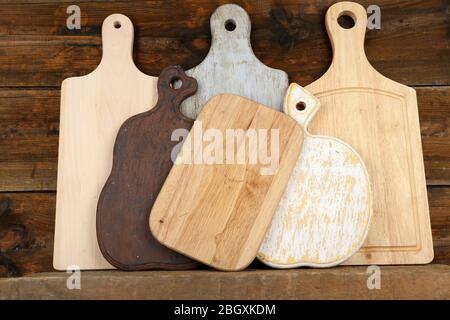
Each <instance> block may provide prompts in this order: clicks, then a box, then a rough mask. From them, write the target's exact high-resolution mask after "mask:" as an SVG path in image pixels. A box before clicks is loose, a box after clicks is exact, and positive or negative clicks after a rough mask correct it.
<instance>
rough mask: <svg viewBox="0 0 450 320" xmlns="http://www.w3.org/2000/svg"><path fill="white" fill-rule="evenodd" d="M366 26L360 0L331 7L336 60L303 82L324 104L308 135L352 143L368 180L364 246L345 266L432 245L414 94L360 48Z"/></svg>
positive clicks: (422, 259) (429, 252)
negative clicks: (347, 21) (345, 19)
mask: <svg viewBox="0 0 450 320" xmlns="http://www.w3.org/2000/svg"><path fill="white" fill-rule="evenodd" d="M341 15H348V16H350V17H351V18H353V20H354V21H355V25H354V26H353V28H351V29H344V28H342V27H341V26H340V25H339V24H338V22H337V19H338V17H340V16H341ZM366 24H367V13H366V10H365V9H364V8H363V7H362V6H361V5H359V4H357V3H353V2H339V3H336V4H334V5H333V6H331V7H330V8H329V9H328V11H327V14H326V27H327V30H328V34H329V37H330V39H331V43H332V47H333V62H332V64H331V66H330V68H329V69H328V71H327V72H326V73H325V74H324V75H323V76H322V77H321V78H320V79H318V80H317V81H315V82H314V83H312V84H310V85H308V86H307V87H306V89H307V90H308V91H309V92H311V93H312V94H314V95H315V96H316V97H317V98H319V100H320V102H321V110H320V111H319V112H318V113H317V116H316V117H315V119H313V120H312V122H311V125H310V131H311V133H312V134H320V135H328V136H334V137H337V138H339V139H342V140H343V141H345V142H347V143H348V144H350V145H351V146H353V147H354V148H355V149H356V151H357V152H358V153H359V154H360V155H361V157H362V158H363V161H364V163H365V164H366V166H367V169H368V171H369V175H370V177H371V181H372V184H373V186H372V190H373V195H374V197H373V205H374V216H373V220H372V225H371V229H370V231H369V234H368V237H367V240H366V242H365V244H364V246H363V248H362V249H361V250H360V251H359V252H357V253H356V254H355V255H354V256H352V257H351V258H350V259H349V260H347V261H346V262H345V263H344V264H348V265H357V264H421V263H428V262H430V261H431V260H432V259H433V243H432V238H431V227H430V216H429V210H428V199H427V190H426V181H425V173H424V164H423V155H422V145H421V136H420V127H419V116H418V109H417V99H416V93H415V91H414V89H412V88H409V87H407V86H404V85H402V84H399V83H397V82H394V81H392V80H390V79H388V78H386V77H384V76H383V75H381V74H380V73H378V72H377V71H376V70H375V69H374V68H373V67H372V66H371V65H370V63H369V61H368V60H367V58H366V55H365V53H364V36H365V31H366Z"/></svg>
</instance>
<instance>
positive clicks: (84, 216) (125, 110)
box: [53, 14, 157, 270]
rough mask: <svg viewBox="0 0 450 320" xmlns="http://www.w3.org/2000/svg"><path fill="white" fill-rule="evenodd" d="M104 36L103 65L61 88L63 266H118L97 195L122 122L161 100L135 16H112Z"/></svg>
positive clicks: (59, 229)
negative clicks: (139, 54)
mask: <svg viewBox="0 0 450 320" xmlns="http://www.w3.org/2000/svg"><path fill="white" fill-rule="evenodd" d="M102 40H103V57H102V60H101V63H100V65H99V66H98V67H97V68H96V69H95V70H94V71H93V72H92V73H90V74H88V75H86V76H83V77H77V78H69V79H66V80H64V82H63V84H62V88H61V116H60V117H61V118H60V138H59V160H58V184H57V199H56V227H55V247H54V260H53V265H54V268H55V269H57V270H66V269H67V268H69V267H70V268H73V267H74V266H77V267H79V268H80V269H82V270H88V269H111V268H113V267H112V266H111V265H110V264H109V263H108V262H107V261H106V260H105V259H104V258H103V256H102V254H101V252H100V249H99V246H98V243H97V236H96V223H95V222H96V208H97V200H98V197H99V195H100V192H101V190H102V187H103V184H104V183H105V181H106V179H107V178H108V174H109V173H110V171H111V166H112V159H113V147H114V139H115V137H116V135H117V131H118V130H119V127H120V126H121V124H122V123H123V122H124V121H125V120H126V119H128V118H129V117H131V116H133V115H135V114H137V113H141V112H144V111H146V110H148V109H149V108H151V107H152V106H154V105H155V102H156V99H157V91H156V82H157V78H155V77H150V76H147V75H145V74H143V73H142V72H140V71H139V70H138V69H137V68H136V66H135V65H134V62H133V59H132V50H133V25H132V23H131V21H130V20H129V19H128V18H127V17H126V16H124V15H120V14H113V15H111V16H109V17H108V18H106V19H105V21H104V22H103V26H102Z"/></svg>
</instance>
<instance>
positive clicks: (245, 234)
mask: <svg viewBox="0 0 450 320" xmlns="http://www.w3.org/2000/svg"><path fill="white" fill-rule="evenodd" d="M231 129H234V130H235V131H230V130H231ZM239 132H240V136H241V138H239V134H238V133H239ZM252 133H256V134H257V135H256V136H259V137H258V139H256V140H257V143H255V139H254V138H255V135H253V134H252ZM234 134H236V135H234ZM277 134H278V136H277ZM251 137H253V138H251ZM265 139H266V140H265ZM252 141H253V142H252ZM302 142H303V130H302V129H301V127H300V126H298V125H297V124H296V122H295V121H294V120H293V119H292V118H290V117H288V116H286V115H285V114H283V113H281V112H278V111H275V110H273V109H270V108H268V107H265V106H263V105H260V104H258V103H256V102H254V101H251V100H248V99H245V98H242V97H239V96H235V95H230V94H223V95H218V96H216V97H214V98H213V99H211V100H210V102H209V103H208V104H207V105H206V106H205V107H204V108H203V111H202V112H201V113H200V115H199V117H198V118H197V120H196V121H195V123H194V126H193V128H192V129H191V131H190V133H189V135H188V137H187V139H186V141H185V142H184V144H183V147H182V149H181V152H180V154H178V157H177V161H176V163H175V164H174V166H173V167H172V170H171V171H170V174H169V176H168V177H167V180H166V182H165V183H164V186H163V188H162V189H161V192H160V194H159V196H158V198H157V199H156V202H155V204H154V206H153V209H152V212H151V214H150V228H151V231H152V233H153V235H154V236H155V237H156V239H157V240H159V241H160V242H161V243H163V244H164V245H166V246H167V247H169V248H171V249H173V250H176V251H178V252H180V253H182V254H184V255H186V256H189V257H191V258H193V259H196V260H198V261H200V262H202V263H205V264H207V265H210V266H212V267H214V268H217V269H220V270H241V269H244V268H245V267H246V266H247V265H248V264H250V263H251V262H252V261H253V259H254V258H255V256H256V253H257V251H258V249H259V246H260V244H261V241H262V240H263V237H264V234H265V232H266V230H267V228H268V227H269V225H270V222H271V220H272V217H273V214H274V213H275V210H276V208H277V205H278V203H279V201H280V198H281V196H282V194H283V191H284V189H285V187H286V185H287V182H288V179H289V176H290V174H291V172H292V169H293V167H294V165H295V163H296V161H297V159H298V156H299V154H300V149H301V146H302ZM277 151H278V157H277V156H276V154H277ZM261 155H269V156H272V157H271V159H273V161H267V158H266V157H264V156H261ZM255 158H256V160H255ZM275 160H278V161H275Z"/></svg>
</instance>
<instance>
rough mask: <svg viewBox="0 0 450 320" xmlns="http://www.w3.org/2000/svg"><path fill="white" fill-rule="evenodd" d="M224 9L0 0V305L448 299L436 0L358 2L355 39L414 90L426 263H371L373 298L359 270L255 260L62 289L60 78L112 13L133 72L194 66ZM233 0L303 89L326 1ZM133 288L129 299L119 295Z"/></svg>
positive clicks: (448, 37)
mask: <svg viewBox="0 0 450 320" xmlns="http://www.w3.org/2000/svg"><path fill="white" fill-rule="evenodd" d="M226 2H227V1H209V0H199V1H192V0H183V1H181V0H180V1H174V0H165V1H162V0H161V1H99V0H95V1H78V0H70V1H58V0H53V1H51V0H5V1H1V3H0V277H5V278H6V279H0V299H2V298H12V297H14V298H26V297H43V298H50V297H56V298H58V297H65V298H68V297H76V298H83V297H84V298H90V297H92V298H100V297H105V298H121V297H131V298H132V297H137V298H158V297H163V298H194V299H196V298H236V299H241V298H246V297H250V298H283V297H285V298H320V297H322V298H402V297H403V298H450V293H449V290H450V289H449V288H450V283H449V282H450V267H449V263H450V230H449V226H450V32H449V28H450V26H449V21H450V17H449V3H448V1H446V0H429V1H385V0H378V1H375V2H374V1H373V0H370V1H358V2H360V3H361V4H362V5H364V6H365V7H367V6H369V5H371V4H377V5H378V6H379V7H380V8H381V29H379V30H376V29H375V30H368V32H367V35H366V46H365V47H366V53H367V56H368V58H369V60H370V62H371V63H372V64H373V66H374V67H375V68H376V69H377V70H379V71H380V72H381V73H382V74H384V75H385V76H387V77H388V78H391V79H393V80H395V81H397V82H400V83H403V84H406V85H409V86H412V87H414V88H415V89H416V90H417V94H418V102H419V110H420V124H421V132H422V143H423V150H424V160H425V168H426V177H427V183H428V196H429V203H430V213H431V224H432V229H433V239H434V249H435V259H434V262H433V263H432V264H430V265H427V266H397V267H395V266H391V267H382V276H383V275H384V278H383V279H384V280H383V281H384V282H383V283H384V287H382V289H381V290H368V289H367V286H366V283H365V281H366V279H367V274H366V268H365V267H338V268H333V269H328V270H315V269H302V270H286V271H281V270H269V269H267V268H264V267H262V266H261V265H260V264H255V265H253V266H252V269H249V270H248V271H244V272H240V273H230V274H224V273H220V272H214V271H211V270H201V271H189V272H184V273H183V272H175V273H168V272H161V271H153V272H144V273H137V274H130V273H127V274H126V277H125V275H124V274H123V273H121V272H117V271H110V272H87V273H83V276H84V278H83V279H84V280H83V281H85V282H84V283H85V284H86V286H87V287H88V288H89V287H91V288H98V290H94V289H92V290H91V291H89V290H84V291H83V290H81V291H80V292H79V293H73V292H70V291H68V290H64V288H65V287H64V288H63V287H61V286H63V285H64V283H65V279H66V278H67V274H65V273H56V272H53V268H52V252H53V232H54V217H55V190H56V170H57V159H58V132H59V102H60V85H61V82H62V81H63V79H65V78H67V77H72V76H80V75H84V74H87V73H89V72H90V71H92V70H93V69H94V68H95V67H96V66H97V64H98V63H99V62H100V58H101V51H102V49H101V24H102V21H103V19H104V18H106V17H107V16H108V15H109V14H111V13H123V14H125V15H127V16H129V17H130V18H131V20H132V21H133V23H134V25H135V53H134V56H135V61H136V64H137V66H138V67H139V68H140V69H141V70H142V71H143V72H145V73H147V74H150V75H158V74H159V73H160V71H161V70H162V69H163V68H164V67H165V66H167V65H169V64H180V65H181V66H182V67H183V68H185V69H189V68H192V67H194V66H195V65H197V64H198V63H200V62H201V61H202V59H203V58H204V57H205V56H206V54H207V52H208V48H209V43H210V30H209V17H210V15H211V13H212V12H213V11H214V9H215V8H216V7H217V6H219V5H220V4H222V3H226ZM235 2H236V3H238V4H240V5H242V6H243V7H244V8H245V9H246V10H247V11H248V13H249V15H250V17H251V19H252V45H253V49H254V51H255V54H256V56H257V57H258V58H259V59H260V60H261V61H263V62H264V63H265V64H266V65H269V66H272V67H274V68H278V69H283V70H285V71H286V72H287V73H288V74H289V77H290V80H291V81H295V82H298V83H299V84H301V85H307V84H309V83H310V82H312V81H313V80H315V79H317V78H318V77H320V76H321V75H322V74H323V73H324V72H325V71H326V69H327V68H328V66H329V64H330V62H331V57H332V52H331V46H330V43H329V40H328V36H327V34H326V30H325V26H324V15H325V12H326V9H327V8H328V6H329V5H330V4H332V3H333V2H334V1H317V0H316V1H314V0H308V1H300V0H284V1H275V0H273V1H271V0H264V1H235ZM72 4H76V5H78V6H79V7H80V9H81V30H69V29H68V28H67V26H66V19H67V17H68V16H69V15H68V14H67V7H68V6H69V5H72ZM30 275H31V276H30ZM18 277H20V278H18ZM127 279H128V280H127ZM130 279H131V280H130ZM168 280H174V281H168ZM108 281H115V282H114V283H115V284H116V286H115V287H116V288H117V289H115V290H116V291H114V290H113V291H111V292H110V291H108V290H103V291H102V290H101V288H106V287H110V285H109V284H108ZM43 282H45V283H46V285H45V286H42V283H43ZM164 283H166V284H167V283H171V284H170V286H171V287H170V290H169V291H164V290H162V289H161V290H160V295H159V296H158V295H155V290H152V291H149V290H145V288H147V287H149V286H153V287H158V286H161V288H164V286H163V284H164ZM192 283H196V284H195V285H192ZM133 284H134V285H135V286H134V288H136V289H135V291H133V292H134V293H133V294H129V291H127V290H123V289H124V288H126V287H130V286H132V285H133ZM243 284H245V285H244V286H243V287H242V285H243ZM238 287H239V290H235V289H236V288H238ZM233 288H234V289H233ZM156 292H157V291H156ZM167 292H169V293H167ZM170 292H171V293H170ZM180 292H183V293H180ZM124 294H125V296H123V295H124Z"/></svg>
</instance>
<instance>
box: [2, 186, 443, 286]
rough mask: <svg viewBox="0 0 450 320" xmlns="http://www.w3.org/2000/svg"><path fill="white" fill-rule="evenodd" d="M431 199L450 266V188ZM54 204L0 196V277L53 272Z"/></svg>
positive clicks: (438, 251)
mask: <svg viewBox="0 0 450 320" xmlns="http://www.w3.org/2000/svg"><path fill="white" fill-rule="evenodd" d="M428 197H429V203H430V214H431V225H432V231H433V241H434V250H435V259H434V261H433V263H441V264H450V217H449V212H450V187H429V188H428ZM55 201H56V198H55V193H53V192H47V193H39V192H36V193H0V277H8V276H18V275H27V274H31V273H35V272H49V271H52V270H53V267H52V259H53V258H52V257H53V232H54V217H55ZM253 266H254V267H257V268H267V267H265V266H264V265H262V264H261V263H255V264H253Z"/></svg>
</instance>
